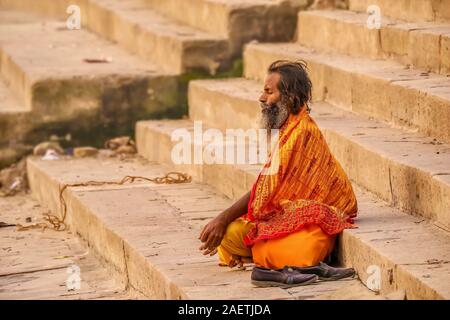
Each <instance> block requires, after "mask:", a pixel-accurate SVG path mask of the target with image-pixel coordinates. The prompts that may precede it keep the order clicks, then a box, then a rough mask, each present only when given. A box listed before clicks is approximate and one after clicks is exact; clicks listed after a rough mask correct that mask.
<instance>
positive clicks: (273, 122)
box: [259, 72, 289, 129]
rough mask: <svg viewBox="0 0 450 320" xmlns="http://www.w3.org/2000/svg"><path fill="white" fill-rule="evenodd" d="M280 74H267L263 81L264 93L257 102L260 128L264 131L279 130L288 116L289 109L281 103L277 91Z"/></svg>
mask: <svg viewBox="0 0 450 320" xmlns="http://www.w3.org/2000/svg"><path fill="white" fill-rule="evenodd" d="M279 81H280V74H279V73H277V72H273V73H269V74H268V75H267V76H266V79H265V81H264V91H263V94H262V95H261V97H259V102H260V105H261V126H262V127H263V128H265V129H279V128H281V126H282V125H283V124H284V122H285V121H286V119H287V118H288V116H289V108H288V106H286V105H285V104H283V103H282V99H281V92H280V91H279V90H278V82H279Z"/></svg>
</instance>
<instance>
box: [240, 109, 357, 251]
mask: <svg viewBox="0 0 450 320" xmlns="http://www.w3.org/2000/svg"><path fill="white" fill-rule="evenodd" d="M277 151H278V153H277ZM356 212H357V203H356V198H355V194H354V193H353V189H352V186H351V183H350V181H349V179H348V178H347V176H346V174H345V173H344V171H343V170H342V168H341V166H340V165H339V163H338V162H337V161H336V159H335V158H334V157H333V155H332V154H331V152H330V149H329V148H328V145H327V143H326V141H325V139H324V137H323V135H322V133H321V132H320V130H319V128H318V127H317V125H316V123H315V122H314V120H313V119H312V118H311V117H310V116H309V114H308V112H307V110H306V108H302V110H301V111H300V112H299V113H298V114H297V115H292V114H291V115H290V116H289V118H288V119H287V121H286V123H285V124H284V125H283V127H282V128H281V129H280V132H279V138H278V143H277V145H276V146H275V148H274V152H272V155H271V157H269V160H268V161H267V163H266V164H265V165H264V167H263V169H262V171H261V173H260V174H259V176H258V178H257V180H256V182H255V184H254V185H253V188H252V192H251V196H250V201H249V204H248V213H247V219H249V220H250V221H253V222H255V223H254V226H253V227H252V228H251V229H250V230H249V232H248V233H247V235H246V237H245V238H244V242H245V244H246V245H247V246H251V245H253V244H254V243H255V242H256V241H259V240H262V239H275V238H281V237H283V236H286V235H288V234H290V233H294V232H297V231H299V230H300V229H301V228H303V227H304V226H306V225H309V224H316V225H318V226H320V227H321V229H322V230H323V231H324V232H325V233H327V234H329V235H335V234H338V233H340V232H341V231H342V230H343V229H346V228H352V227H353V219H352V218H354V217H356Z"/></svg>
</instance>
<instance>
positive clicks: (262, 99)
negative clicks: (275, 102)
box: [259, 94, 267, 103]
mask: <svg viewBox="0 0 450 320" xmlns="http://www.w3.org/2000/svg"><path fill="white" fill-rule="evenodd" d="M266 101H267V99H266V95H265V94H262V95H261V96H260V97H259V102H264V103H265V102H266Z"/></svg>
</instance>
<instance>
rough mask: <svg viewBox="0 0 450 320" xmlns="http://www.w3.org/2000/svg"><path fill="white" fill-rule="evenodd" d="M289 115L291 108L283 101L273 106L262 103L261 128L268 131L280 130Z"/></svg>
mask: <svg viewBox="0 0 450 320" xmlns="http://www.w3.org/2000/svg"><path fill="white" fill-rule="evenodd" d="M289 113H290V111H289V107H288V106H287V105H286V104H284V103H282V102H281V101H278V102H277V103H275V104H272V105H269V104H267V103H262V102H261V127H262V128H263V129H267V130H270V129H280V128H281V126H282V125H283V124H284V123H285V122H286V120H287V118H288V117H289Z"/></svg>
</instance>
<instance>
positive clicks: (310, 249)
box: [218, 218, 335, 269]
mask: <svg viewBox="0 0 450 320" xmlns="http://www.w3.org/2000/svg"><path fill="white" fill-rule="evenodd" d="M251 227H252V222H249V221H248V220H245V219H242V218H239V219H237V220H235V221H233V222H232V223H230V225H229V226H228V229H227V232H226V234H225V237H224V239H223V240H222V243H221V245H220V246H219V248H218V254H219V260H220V263H221V264H224V265H228V264H229V262H230V260H231V259H232V255H236V256H241V257H252V258H253V262H254V263H255V264H256V265H258V266H260V267H264V268H272V269H280V268H283V267H284V266H286V265H288V266H296V267H307V266H314V265H317V264H318V263H319V262H321V261H323V260H325V258H326V257H327V256H328V255H329V254H330V253H331V252H332V250H333V247H334V240H335V236H329V235H327V234H326V233H325V232H323V231H322V229H321V228H320V227H319V226H317V225H309V226H305V227H304V228H303V229H302V230H300V231H297V232H295V233H292V234H289V235H287V236H285V237H282V238H278V239H269V240H261V241H258V242H256V243H255V244H254V245H253V246H252V247H251V248H249V247H247V246H246V245H245V244H244V241H243V239H244V237H245V235H246V234H247V232H248V231H249V229H250V228H251Z"/></svg>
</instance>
